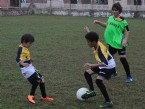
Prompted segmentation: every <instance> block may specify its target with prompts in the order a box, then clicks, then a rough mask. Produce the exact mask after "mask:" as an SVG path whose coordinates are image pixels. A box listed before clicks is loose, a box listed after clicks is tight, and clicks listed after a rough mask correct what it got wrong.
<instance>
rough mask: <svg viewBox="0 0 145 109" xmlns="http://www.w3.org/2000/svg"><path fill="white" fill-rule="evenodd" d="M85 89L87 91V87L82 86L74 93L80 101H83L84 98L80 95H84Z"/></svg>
mask: <svg viewBox="0 0 145 109" xmlns="http://www.w3.org/2000/svg"><path fill="white" fill-rule="evenodd" d="M87 91H89V89H87V88H84V87H82V88H80V89H78V91H77V93H76V97H77V99H78V100H80V101H85V99H83V98H82V95H84V94H85V93H86V92H87Z"/></svg>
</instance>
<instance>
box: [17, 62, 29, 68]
mask: <svg viewBox="0 0 145 109" xmlns="http://www.w3.org/2000/svg"><path fill="white" fill-rule="evenodd" d="M19 64H20V65H22V66H24V67H28V66H29V63H24V61H21V62H19Z"/></svg>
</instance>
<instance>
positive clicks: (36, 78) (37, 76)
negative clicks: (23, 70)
mask: <svg viewBox="0 0 145 109" xmlns="http://www.w3.org/2000/svg"><path fill="white" fill-rule="evenodd" d="M41 77H42V75H41V74H40V73H36V72H35V73H34V74H32V75H31V76H30V77H29V78H28V81H29V82H30V83H31V84H32V83H34V82H38V81H42V79H41Z"/></svg>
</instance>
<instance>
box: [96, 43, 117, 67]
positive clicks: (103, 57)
mask: <svg viewBox="0 0 145 109" xmlns="http://www.w3.org/2000/svg"><path fill="white" fill-rule="evenodd" d="M94 54H95V59H96V61H97V62H102V63H103V64H104V65H105V66H107V67H108V68H111V67H114V66H115V62H114V59H113V57H112V56H111V54H110V53H109V51H108V49H107V48H106V47H105V46H104V45H103V44H102V43H101V42H100V41H98V47H97V49H96V50H94Z"/></svg>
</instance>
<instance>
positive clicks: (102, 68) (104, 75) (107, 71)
mask: <svg viewBox="0 0 145 109" xmlns="http://www.w3.org/2000/svg"><path fill="white" fill-rule="evenodd" d="M85 31H86V32H87V34H86V35H85V38H86V40H87V43H88V45H89V47H92V48H93V49H94V55H95V59H96V61H97V63H95V64H92V63H85V66H87V67H89V69H88V70H86V71H85V73H84V76H85V79H86V81H87V83H88V85H89V91H88V92H86V93H85V94H84V95H82V98H83V99H88V98H90V97H93V96H96V93H95V92H94V86H93V81H92V77H91V75H93V74H98V76H97V78H96V84H97V86H98V88H99V89H100V91H101V93H102V95H103V96H104V98H105V102H104V103H103V104H102V105H100V107H102V108H105V107H112V106H113V103H112V101H111V100H110V98H109V95H108V92H107V90H106V87H105V85H104V83H103V80H104V79H107V80H109V79H110V78H111V75H112V74H113V72H114V71H115V67H116V64H115V61H114V59H113V57H112V55H111V54H110V53H109V51H108V49H107V48H106V47H105V46H104V45H103V44H102V43H101V42H100V41H98V40H99V36H98V34H97V33H95V32H90V30H89V28H88V27H85Z"/></svg>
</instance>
